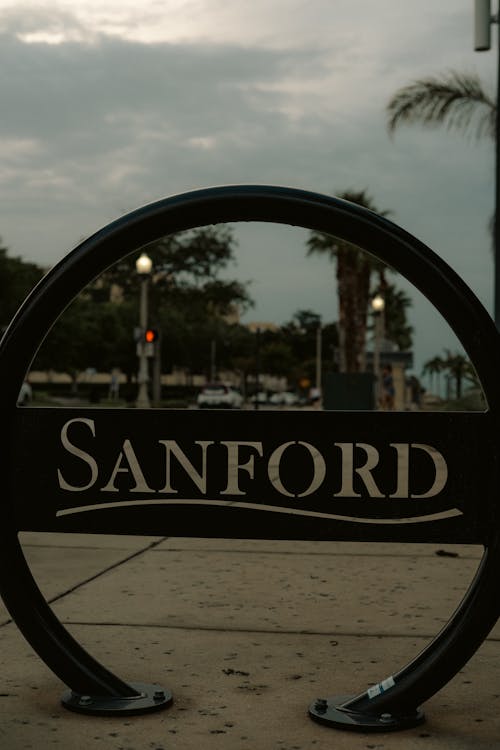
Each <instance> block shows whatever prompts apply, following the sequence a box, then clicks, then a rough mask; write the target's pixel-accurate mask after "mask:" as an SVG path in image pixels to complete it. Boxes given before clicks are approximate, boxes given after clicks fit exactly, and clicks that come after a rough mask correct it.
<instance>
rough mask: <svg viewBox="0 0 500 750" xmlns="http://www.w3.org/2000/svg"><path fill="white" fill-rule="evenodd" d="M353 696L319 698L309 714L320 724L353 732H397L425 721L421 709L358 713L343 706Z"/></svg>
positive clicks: (312, 705) (310, 708)
mask: <svg viewBox="0 0 500 750" xmlns="http://www.w3.org/2000/svg"><path fill="white" fill-rule="evenodd" d="M353 697H354V696H349V695H335V696H331V697H330V698H318V699H317V700H315V701H314V703H311V705H310V706H309V716H310V717H311V719H313V721H317V722H319V723H320V724H326V725H327V726H330V727H335V728H336V729H347V730H349V731H352V732H397V731H398V730H401V729H410V728H411V727H416V726H417V725H418V724H422V722H423V721H425V716H424V714H423V712H422V711H421V710H420V709H416V710H415V711H413V712H410V713H408V714H404V715H401V714H391V713H382V714H380V715H377V714H367V713H360V712H358V713H356V712H354V711H347V710H345V709H343V708H341V706H342V705H343V704H344V703H346V702H347V701H348V700H350V699H351V698H353Z"/></svg>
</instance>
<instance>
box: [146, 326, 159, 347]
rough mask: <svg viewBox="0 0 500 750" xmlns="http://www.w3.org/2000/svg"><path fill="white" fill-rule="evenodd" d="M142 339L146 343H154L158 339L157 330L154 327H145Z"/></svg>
mask: <svg viewBox="0 0 500 750" xmlns="http://www.w3.org/2000/svg"><path fill="white" fill-rule="evenodd" d="M144 341H145V342H146V344H154V342H155V341H158V330H157V329H156V328H146V330H145V331H144Z"/></svg>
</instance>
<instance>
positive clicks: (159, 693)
mask: <svg viewBox="0 0 500 750" xmlns="http://www.w3.org/2000/svg"><path fill="white" fill-rule="evenodd" d="M153 698H154V699H155V701H162V700H164V699H165V691H164V690H155V692H154V696H153Z"/></svg>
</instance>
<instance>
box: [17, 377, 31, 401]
mask: <svg viewBox="0 0 500 750" xmlns="http://www.w3.org/2000/svg"><path fill="white" fill-rule="evenodd" d="M32 398H33V392H32V390H31V386H30V384H29V383H28V381H27V380H25V381H24V383H23V384H22V386H21V389H20V391H19V395H18V397H17V405H18V406H26V404H29V402H30V401H31V399H32Z"/></svg>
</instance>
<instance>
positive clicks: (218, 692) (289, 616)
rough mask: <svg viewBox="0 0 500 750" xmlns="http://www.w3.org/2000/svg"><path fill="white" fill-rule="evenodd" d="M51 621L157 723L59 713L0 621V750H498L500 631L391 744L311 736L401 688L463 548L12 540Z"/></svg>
mask: <svg viewBox="0 0 500 750" xmlns="http://www.w3.org/2000/svg"><path fill="white" fill-rule="evenodd" d="M21 538H22V543H23V548H24V550H25V554H26V557H27V559H28V562H29V564H30V567H31V569H32V571H33V574H34V576H35V578H36V580H37V582H38V584H39V586H40V588H41V589H42V591H43V593H44V595H45V597H46V598H47V600H48V601H49V602H50V603H51V606H52V607H53V609H54V611H55V613H56V614H57V616H58V617H59V619H60V620H61V621H62V622H63V623H64V625H65V626H66V627H67V628H68V630H69V631H70V632H71V633H72V634H73V635H74V636H75V637H76V638H77V640H79V641H80V642H81V643H82V645H83V646H84V647H85V648H86V649H87V650H88V651H89V652H90V653H91V654H92V655H93V656H95V657H96V658H97V659H98V660H100V661H101V662H102V663H103V664H104V665H105V666H106V667H107V668H108V669H111V671H113V672H114V673H115V674H117V675H118V676H119V677H121V678H122V679H124V680H125V681H131V682H134V681H135V682H146V683H148V682H151V683H160V684H161V685H163V686H164V687H166V688H168V689H169V690H171V691H172V693H173V695H174V703H173V705H172V706H171V707H170V708H168V709H166V710H165V711H162V712H158V713H153V714H149V715H145V716H132V717H122V718H114V717H113V718H110V717H93V716H83V715H81V714H76V713H72V712H70V711H67V710H66V709H65V708H63V707H62V706H61V703H60V698H61V695H62V693H63V692H64V690H65V686H64V685H63V684H62V683H61V682H60V680H59V679H58V678H57V677H56V676H55V675H53V674H52V672H51V671H50V670H49V669H48V668H47V667H46V666H45V665H44V663H43V662H42V661H41V660H40V658H39V657H38V656H37V654H35V653H34V652H33V650H32V649H31V647H30V646H29V645H28V644H27V643H26V641H25V640H24V638H23V637H22V636H21V634H20V633H19V631H18V629H17V627H16V625H15V624H14V623H12V622H11V621H10V619H9V615H8V613H7V611H6V610H5V609H4V608H0V648H1V651H0V653H1V675H2V684H1V685H0V748H1V750H21V749H24V748H38V749H40V750H46V749H49V748H75V750H79V749H80V748H85V750H108V749H109V750H111V749H113V750H187V749H191V748H203V749H206V750H212V748H214V749H215V748H217V749H218V750H219V749H220V750H226V749H227V750H229V748H231V750H261V749H262V750H267V749H269V750H271V749H273V750H274V749H275V750H306V749H307V750H327V749H328V750H330V749H331V748H338V749H339V750H344V748H349V749H351V748H353V749H354V750H358V749H359V750H365V749H370V750H372V749H373V750H375V749H377V750H382V749H385V750H395V749H396V748H398V749H399V748H404V749H405V750H407V749H408V750H413V749H415V750H416V749H418V750H444V749H445V748H446V749H447V750H448V748H454V749H456V750H472V749H473V748H474V750H477V749H482V748H484V749H486V748H500V647H499V639H500V626H497V627H496V628H495V629H494V630H493V632H492V633H491V634H490V636H489V638H488V639H487V640H486V641H485V642H484V644H483V645H482V647H481V648H480V649H479V651H478V652H477V653H476V654H475V656H474V657H473V658H472V659H471V660H470V661H469V663H468V664H467V665H466V667H465V668H464V669H463V670H462V671H461V672H460V673H459V674H458V675H456V677H455V678H454V679H453V680H452V681H451V682H450V683H448V685H447V686H446V687H445V688H443V689H442V690H441V691H440V692H439V693H438V694H437V695H435V696H434V697H433V698H432V699H430V700H429V701H428V702H427V703H426V704H425V706H423V709H424V711H425V715H426V722H425V724H422V725H420V726H418V727H415V728H413V729H409V730H405V731H403V732H397V733H396V732H395V733H382V734H358V733H352V732H342V731H339V730H335V729H331V728H329V727H325V726H322V725H320V724H316V723H314V722H312V721H311V720H310V719H309V717H308V715H307V709H308V706H309V704H310V703H311V702H312V701H314V700H315V699H316V698H318V697H327V696H330V695H336V694H357V693H359V692H361V691H362V690H365V689H366V688H367V687H368V686H369V685H373V684H375V683H378V682H380V681H381V680H383V679H385V678H386V677H388V676H389V675H391V674H393V673H395V672H396V671H398V670H399V669H400V668H401V667H402V666H404V665H405V664H407V663H408V661H410V659H412V658H413V657H414V656H416V655H417V654H418V653H419V652H420V651H421V650H422V648H423V647H424V646H425V645H426V644H427V643H428V642H429V641H430V640H431V638H432V637H433V636H434V635H436V633H437V632H439V630H440V628H441V627H442V626H443V625H444V624H445V623H446V622H447V620H448V619H449V618H450V616H451V614H452V613H453V611H454V609H455V607H456V606H457V604H458V603H459V601H460V600H461V598H462V596H463V595H464V593H465V591H466V589H467V587H468V585H469V583H470V581H471V579H472V577H473V575H474V572H475V570H476V568H477V565H478V562H479V560H480V558H481V554H482V550H481V549H480V548H478V547H471V546H451V545H438V544H427V545H424V544H419V545H411V544H404V545H403V544H362V543H334V542H322V543H311V542H264V541H249V540H243V541H242V540H224V539H183V538H164V537H155V538H152V537H130V536H124V537H120V536H105V535H103V536H100V535H99V536H98V535H80V534H38V533H36V534H35V533H29V534H28V533H25V534H22V536H21Z"/></svg>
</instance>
